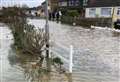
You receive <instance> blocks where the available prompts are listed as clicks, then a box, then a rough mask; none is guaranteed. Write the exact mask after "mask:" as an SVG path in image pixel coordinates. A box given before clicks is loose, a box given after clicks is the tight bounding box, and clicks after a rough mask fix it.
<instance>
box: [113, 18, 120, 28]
mask: <svg viewBox="0 0 120 82" xmlns="http://www.w3.org/2000/svg"><path fill="white" fill-rule="evenodd" d="M114 28H115V29H120V19H117V21H116V22H114Z"/></svg>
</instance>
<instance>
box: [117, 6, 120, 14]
mask: <svg viewBox="0 0 120 82" xmlns="http://www.w3.org/2000/svg"><path fill="white" fill-rule="evenodd" d="M117 15H119V16H120V8H118V10H117Z"/></svg>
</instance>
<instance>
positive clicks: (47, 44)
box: [45, 0, 51, 72]
mask: <svg viewBox="0 0 120 82" xmlns="http://www.w3.org/2000/svg"><path fill="white" fill-rule="evenodd" d="M45 14H46V25H45V33H46V61H47V70H48V71H49V72H50V71H51V65H50V64H51V63H50V62H51V61H50V54H49V24H48V18H49V11H48V0H46V8H45Z"/></svg>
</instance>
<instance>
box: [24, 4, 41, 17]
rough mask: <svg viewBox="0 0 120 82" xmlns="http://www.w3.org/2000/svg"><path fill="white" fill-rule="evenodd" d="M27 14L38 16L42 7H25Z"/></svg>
mask: <svg viewBox="0 0 120 82" xmlns="http://www.w3.org/2000/svg"><path fill="white" fill-rule="evenodd" d="M25 12H26V15H27V16H40V15H41V12H42V7H41V6H38V7H32V8H26V9H25Z"/></svg>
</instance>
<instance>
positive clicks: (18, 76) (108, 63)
mask: <svg viewBox="0 0 120 82" xmlns="http://www.w3.org/2000/svg"><path fill="white" fill-rule="evenodd" d="M29 23H31V24H33V25H35V26H36V27H40V28H44V26H45V20H42V19H32V20H29ZM49 27H50V38H51V42H52V43H53V47H55V48H56V49H57V48H58V47H57V46H54V43H56V44H59V45H61V46H64V47H65V48H68V49H69V46H70V45H73V47H74V54H73V57H74V58H73V61H74V66H73V82H120V80H119V71H120V67H119V65H120V63H119V62H120V33H119V32H115V31H112V30H107V29H85V28H82V27H78V26H69V25H64V24H60V23H56V22H52V21H50V22H49ZM12 39H13V38H12V35H11V31H10V30H9V29H8V27H7V26H3V25H1V26H0V82H28V81H27V80H26V79H25V71H24V69H23V68H24V65H25V62H26V61H25V60H28V61H29V60H31V59H32V58H33V57H31V56H29V57H24V56H23V55H22V57H21V56H20V55H16V51H14V49H13V48H12V44H13V40H12ZM51 45H52V44H51ZM61 46H59V47H61ZM58 50H61V49H58ZM61 53H63V54H61V56H63V57H64V58H66V59H68V57H69V54H68V53H67V52H64V50H61ZM64 64H65V66H66V67H67V64H66V62H65V63H64ZM29 82H30V81H29Z"/></svg>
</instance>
